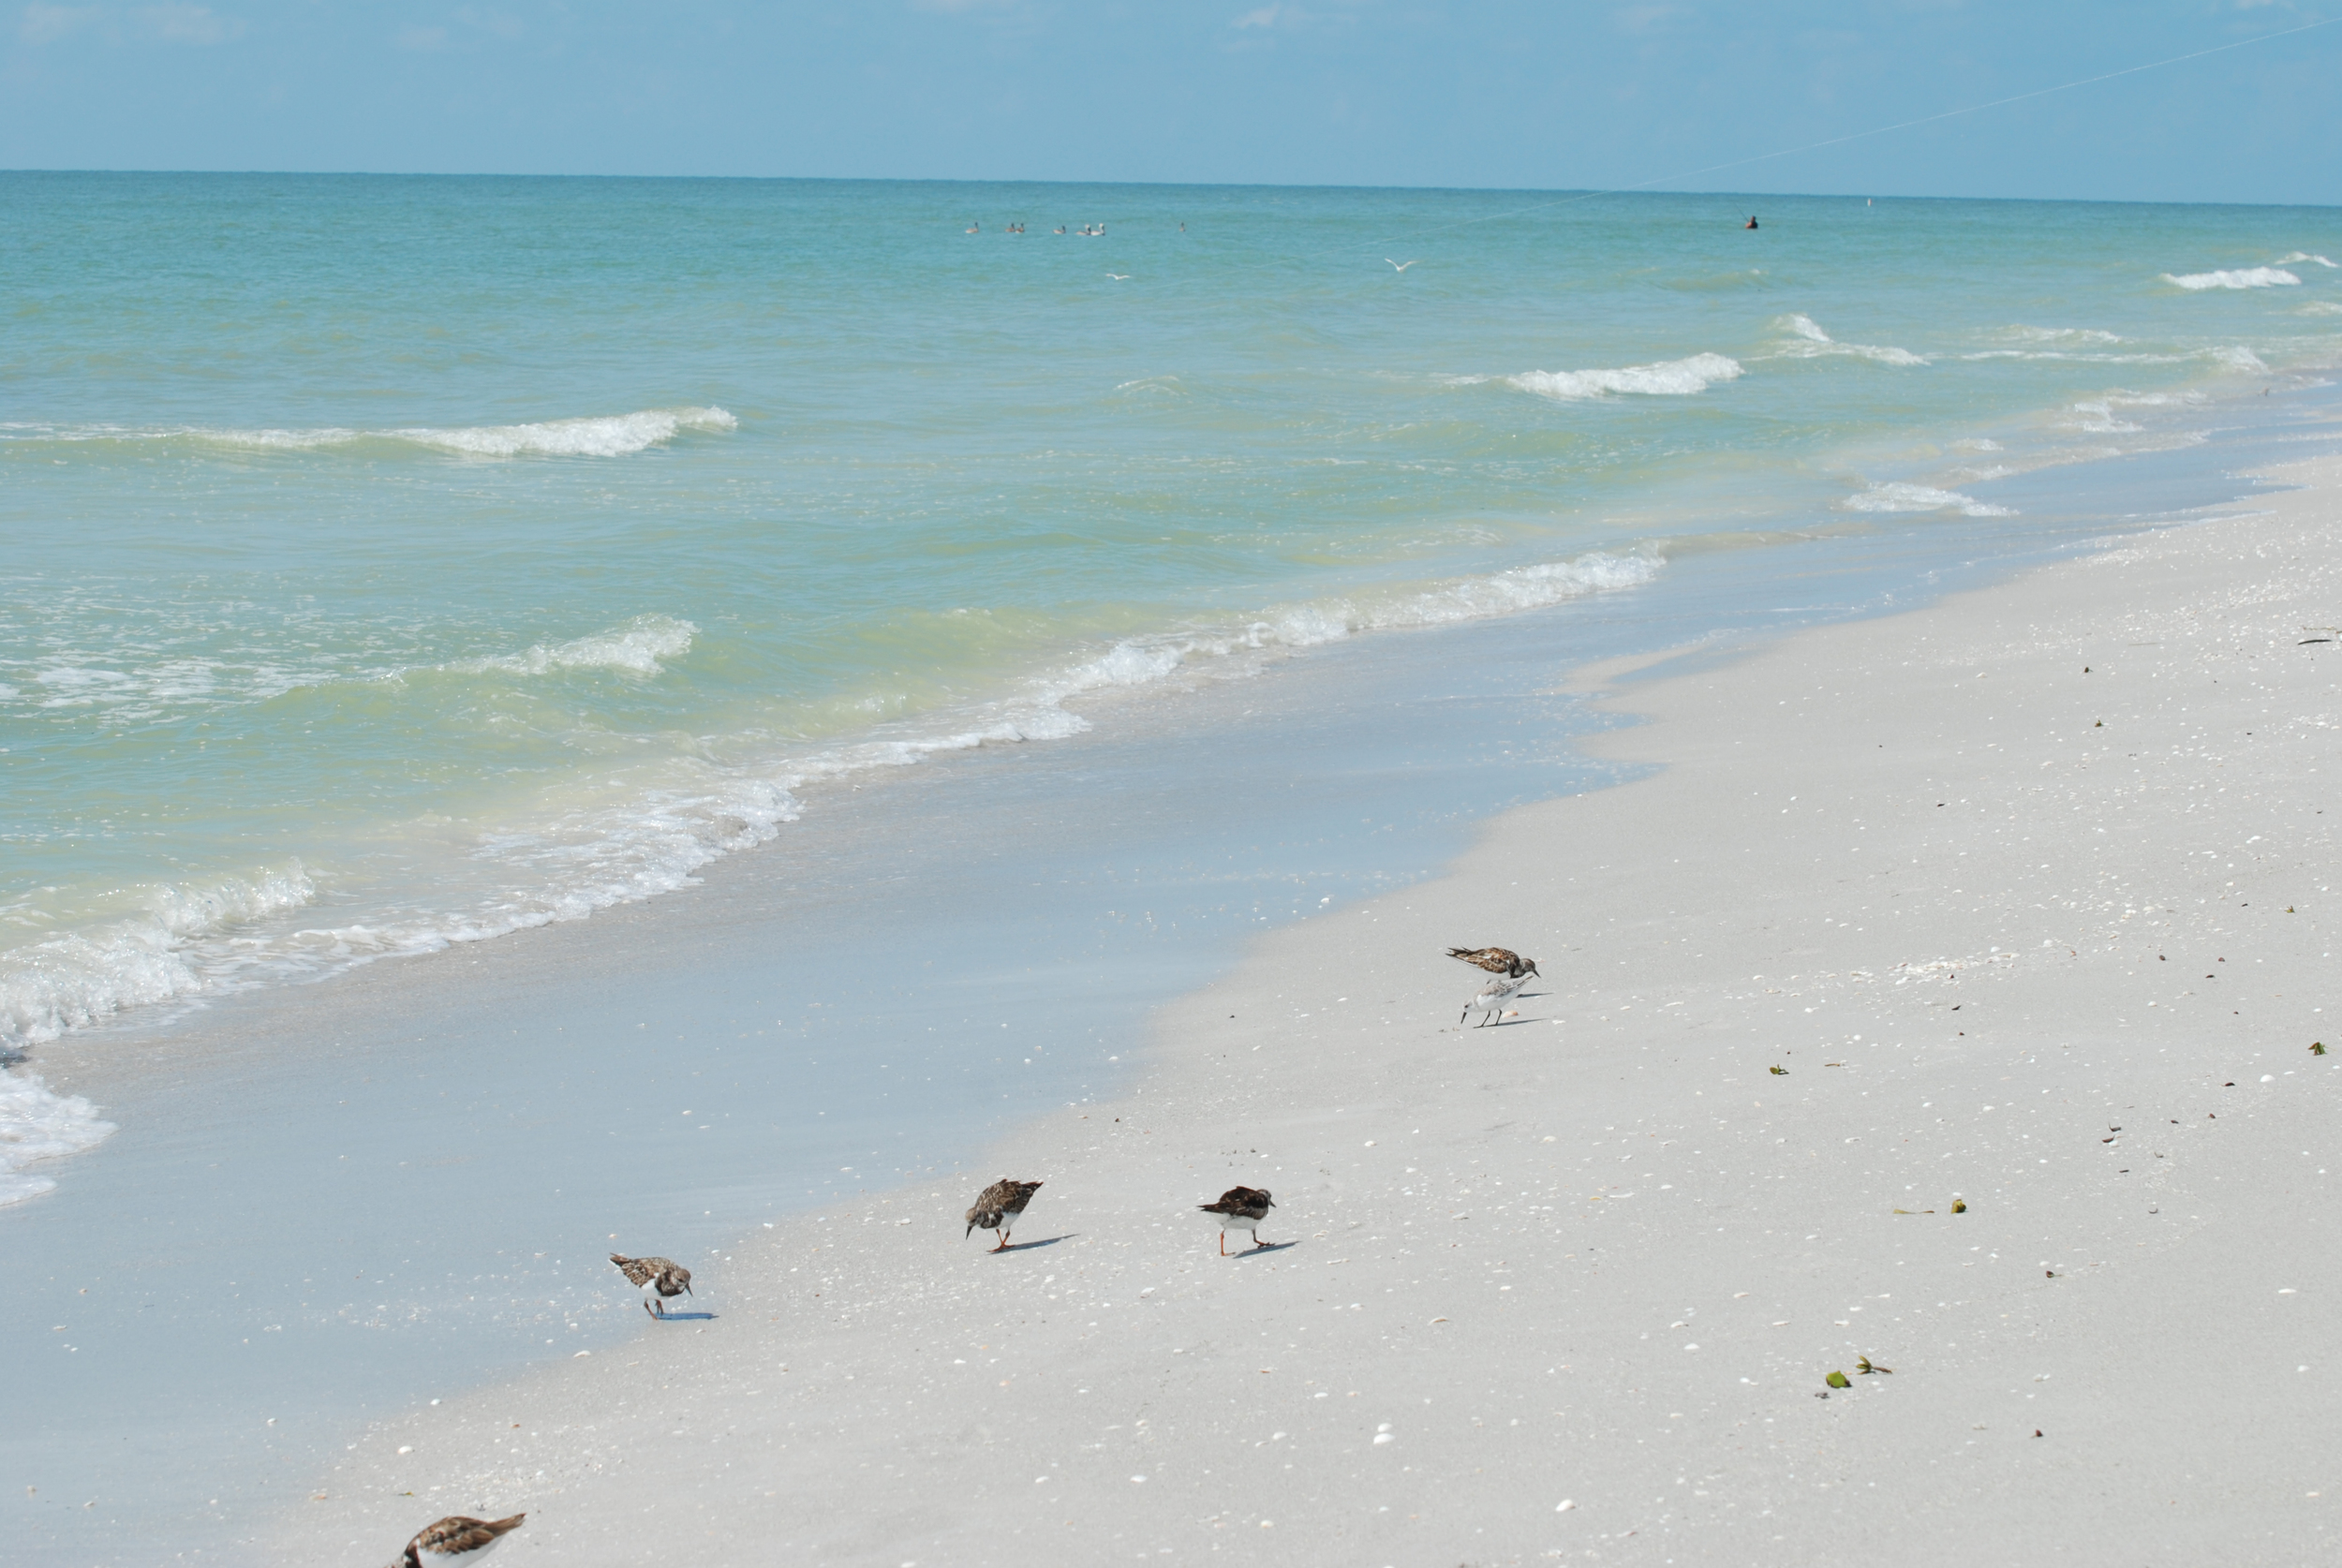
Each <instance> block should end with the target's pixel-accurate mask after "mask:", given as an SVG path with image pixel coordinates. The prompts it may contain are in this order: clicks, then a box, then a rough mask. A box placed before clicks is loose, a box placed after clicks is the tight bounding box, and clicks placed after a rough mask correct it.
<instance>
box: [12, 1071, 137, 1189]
mask: <svg viewBox="0 0 2342 1568" xmlns="http://www.w3.org/2000/svg"><path fill="white" fill-rule="evenodd" d="M113 1130H114V1126H113V1123H111V1122H110V1121H100V1120H99V1119H98V1117H97V1110H96V1106H94V1105H92V1104H91V1103H90V1102H88V1101H86V1100H83V1099H82V1097H81V1096H79V1095H71V1096H66V1095H56V1094H52V1093H50V1092H49V1090H48V1089H47V1088H46V1087H43V1086H42V1084H41V1081H40V1079H39V1078H37V1076H35V1075H34V1074H32V1073H30V1072H25V1071H23V1070H22V1068H16V1069H7V1070H0V1208H5V1207H6V1206H8V1205H9V1204H18V1203H22V1202H23V1201H24V1200H25V1199H27V1198H36V1197H38V1196H39V1195H40V1194H41V1193H43V1192H46V1191H49V1190H50V1189H51V1188H52V1187H54V1186H56V1185H57V1183H56V1181H55V1179H54V1178H53V1177H51V1176H45V1175H42V1174H40V1173H39V1172H37V1171H29V1170H27V1169H26V1167H27V1166H30V1165H35V1164H37V1163H38V1162H39V1161H44V1160H56V1159H60V1158H62V1157H63V1156H65V1155H68V1154H79V1153H81V1152H82V1150H83V1149H86V1148H91V1147H94V1146H96V1145H98V1144H100V1143H102V1142H104V1141H105V1139H106V1137H107V1135H108V1134H109V1133H111V1132H113Z"/></svg>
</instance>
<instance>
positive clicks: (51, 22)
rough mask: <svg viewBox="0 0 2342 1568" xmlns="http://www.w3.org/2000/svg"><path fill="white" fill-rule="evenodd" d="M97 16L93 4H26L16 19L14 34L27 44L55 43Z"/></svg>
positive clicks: (93, 20)
mask: <svg viewBox="0 0 2342 1568" xmlns="http://www.w3.org/2000/svg"><path fill="white" fill-rule="evenodd" d="M97 17H98V10H97V7H95V6H41V5H32V6H27V7H24V10H23V13H22V15H21V16H20V17H18V19H17V23H16V36H17V37H20V38H22V39H23V40H24V41H25V42H26V43H28V44H49V43H55V42H56V41H57V40H58V39H60V38H66V37H71V36H72V35H73V34H74V33H76V32H78V31H79V30H80V29H81V28H82V27H83V26H84V25H86V24H88V23H89V22H95V21H96V20H97Z"/></svg>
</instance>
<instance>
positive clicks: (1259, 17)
mask: <svg viewBox="0 0 2342 1568" xmlns="http://www.w3.org/2000/svg"><path fill="white" fill-rule="evenodd" d="M1282 8H1283V7H1281V6H1263V7H1261V8H1260V9H1259V10H1257V11H1247V12H1245V13H1244V14H1243V15H1242V16H1240V17H1238V18H1237V19H1236V20H1235V21H1234V22H1230V23H1228V25H1229V26H1231V27H1236V28H1245V27H1274V26H1276V25H1277V12H1278V11H1279V10H1281V9H1282Z"/></svg>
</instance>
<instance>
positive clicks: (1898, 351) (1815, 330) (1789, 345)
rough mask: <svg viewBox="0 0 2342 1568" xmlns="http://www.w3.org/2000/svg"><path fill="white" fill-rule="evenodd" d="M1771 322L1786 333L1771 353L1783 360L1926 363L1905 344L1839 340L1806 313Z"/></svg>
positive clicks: (1894, 363)
mask: <svg viewBox="0 0 2342 1568" xmlns="http://www.w3.org/2000/svg"><path fill="white" fill-rule="evenodd" d="M1772 324H1773V326H1774V328H1775V329H1777V330H1778V331H1780V332H1782V333H1786V334H1787V337H1788V341H1787V342H1786V343H1784V344H1783V345H1782V346H1781V347H1780V348H1777V349H1775V350H1774V351H1773V354H1772V357H1773V358H1775V359H1783V360H1818V359H1850V360H1868V361H1870V362H1872V363H1873V364H1893V365H1915V364H1925V363H1927V361H1926V359H1925V358H1924V357H1923V356H1921V355H1919V354H1914V353H1913V352H1911V350H1910V349H1908V348H1892V347H1889V346H1885V345H1879V344H1871V343H1840V342H1839V341H1838V340H1837V339H1836V338H1833V337H1831V335H1830V334H1829V333H1826V332H1824V331H1822V330H1821V327H1820V325H1819V324H1818V323H1817V322H1816V321H1815V319H1814V318H1812V317H1810V316H1782V317H1776V318H1774V319H1773V323H1772Z"/></svg>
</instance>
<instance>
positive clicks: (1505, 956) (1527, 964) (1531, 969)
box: [1447, 947, 1545, 980]
mask: <svg viewBox="0 0 2342 1568" xmlns="http://www.w3.org/2000/svg"><path fill="white" fill-rule="evenodd" d="M1447 956H1449V957H1450V958H1460V959H1462V960H1463V961H1464V962H1465V963H1467V964H1470V965H1472V966H1474V967H1475V968H1476V969H1486V970H1488V971H1489V973H1490V974H1501V975H1509V976H1510V977H1511V978H1513V979H1515V980H1519V978H1520V977H1521V976H1522V975H1524V974H1537V961H1536V960H1535V959H1534V958H1523V957H1522V956H1521V955H1520V954H1518V953H1515V952H1514V951H1513V950H1512V949H1511V948H1509V947H1451V948H1449V949H1448V950H1447ZM1537 978H1538V979H1540V980H1542V979H1544V978H1545V977H1544V976H1543V975H1537Z"/></svg>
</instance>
